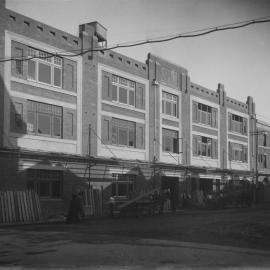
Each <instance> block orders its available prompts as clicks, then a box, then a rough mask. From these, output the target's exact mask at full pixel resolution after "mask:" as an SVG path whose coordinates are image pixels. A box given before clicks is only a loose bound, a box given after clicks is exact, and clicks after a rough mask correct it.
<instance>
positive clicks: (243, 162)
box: [229, 160, 248, 165]
mask: <svg viewBox="0 0 270 270" xmlns="http://www.w3.org/2000/svg"><path fill="white" fill-rule="evenodd" d="M229 162H231V163H233V164H239V165H240V164H246V165H248V162H247V161H239V160H229Z"/></svg>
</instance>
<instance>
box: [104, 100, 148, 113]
mask: <svg viewBox="0 0 270 270" xmlns="http://www.w3.org/2000/svg"><path fill="white" fill-rule="evenodd" d="M101 102H102V103H104V104H108V105H113V106H117V107H118V108H119V107H120V108H123V109H128V110H132V111H135V112H141V113H145V110H143V109H138V108H136V107H134V106H131V105H125V104H123V103H120V102H117V101H108V100H102V101H101Z"/></svg>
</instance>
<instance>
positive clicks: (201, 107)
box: [198, 102, 213, 126]
mask: <svg viewBox="0 0 270 270" xmlns="http://www.w3.org/2000/svg"><path fill="white" fill-rule="evenodd" d="M212 112H213V109H212V107H211V106H209V105H206V104H203V103H200V102H198V122H199V123H200V124H203V125H207V126H212ZM204 115H205V120H206V121H205V122H204V121H203V116H204Z"/></svg>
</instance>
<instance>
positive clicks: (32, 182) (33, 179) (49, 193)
mask: <svg viewBox="0 0 270 270" xmlns="http://www.w3.org/2000/svg"><path fill="white" fill-rule="evenodd" d="M27 179H28V182H27V186H28V188H29V189H33V190H35V191H36V192H37V194H38V195H39V197H40V198H54V199H59V198H62V193H63V172H62V171H54V170H37V169H28V170H27Z"/></svg>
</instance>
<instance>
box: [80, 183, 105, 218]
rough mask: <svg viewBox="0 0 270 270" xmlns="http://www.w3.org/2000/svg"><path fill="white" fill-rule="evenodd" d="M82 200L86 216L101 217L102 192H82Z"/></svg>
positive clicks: (92, 190) (96, 190) (93, 190)
mask: <svg viewBox="0 0 270 270" xmlns="http://www.w3.org/2000/svg"><path fill="white" fill-rule="evenodd" d="M82 199H83V204H84V209H85V214H86V215H87V216H101V215H102V192H101V191H100V190H98V189H93V188H89V189H86V190H84V191H83V193H82Z"/></svg>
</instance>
